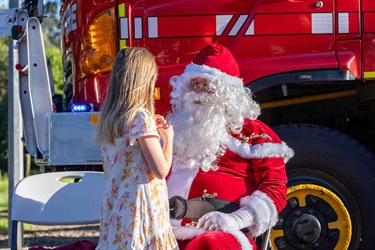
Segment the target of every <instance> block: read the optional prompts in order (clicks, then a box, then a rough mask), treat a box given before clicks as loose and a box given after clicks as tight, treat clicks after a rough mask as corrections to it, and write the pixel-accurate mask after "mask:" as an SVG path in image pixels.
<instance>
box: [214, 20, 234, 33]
mask: <svg viewBox="0 0 375 250" xmlns="http://www.w3.org/2000/svg"><path fill="white" fill-rule="evenodd" d="M232 17H233V15H217V16H216V35H217V36H221V35H222V34H223V32H224V30H225V28H226V27H227V26H228V24H229V22H230V20H231V19H232Z"/></svg>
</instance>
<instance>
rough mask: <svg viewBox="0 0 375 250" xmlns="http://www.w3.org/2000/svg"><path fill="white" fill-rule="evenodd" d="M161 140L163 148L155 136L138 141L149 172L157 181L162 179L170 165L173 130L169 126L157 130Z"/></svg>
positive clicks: (141, 138)
mask: <svg viewBox="0 0 375 250" xmlns="http://www.w3.org/2000/svg"><path fill="white" fill-rule="evenodd" d="M158 131H159V133H160V136H161V138H162V140H163V148H162V147H161V146H160V142H159V140H158V138H157V137H156V136H144V137H140V138H139V139H138V141H139V145H140V146H141V150H142V154H143V156H144V157H145V159H146V162H147V165H148V167H149V168H150V170H151V172H152V173H153V174H154V175H155V177H156V178H158V179H164V178H165V177H166V176H167V175H168V173H169V170H170V168H171V165H172V146H173V128H172V126H171V125H167V126H166V127H163V128H159V129H158Z"/></svg>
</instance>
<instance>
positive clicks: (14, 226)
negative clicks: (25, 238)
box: [10, 220, 18, 250]
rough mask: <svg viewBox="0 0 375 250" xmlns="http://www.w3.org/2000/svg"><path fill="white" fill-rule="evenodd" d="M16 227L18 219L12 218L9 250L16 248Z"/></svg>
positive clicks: (15, 249)
mask: <svg viewBox="0 0 375 250" xmlns="http://www.w3.org/2000/svg"><path fill="white" fill-rule="evenodd" d="M17 227H18V221H16V220H13V221H12V235H11V245H10V249H11V250H17Z"/></svg>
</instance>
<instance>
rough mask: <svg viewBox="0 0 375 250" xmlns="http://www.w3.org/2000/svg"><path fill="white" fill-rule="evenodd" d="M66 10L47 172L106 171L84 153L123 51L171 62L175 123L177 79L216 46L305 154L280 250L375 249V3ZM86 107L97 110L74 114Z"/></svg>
mask: <svg viewBox="0 0 375 250" xmlns="http://www.w3.org/2000/svg"><path fill="white" fill-rule="evenodd" d="M61 4H62V5H61V51H62V59H63V67H64V91H65V98H64V102H65V108H63V111H61V112H60V113H52V114H49V115H48V122H49V123H54V124H53V126H52V125H51V126H47V129H49V132H48V137H47V138H46V139H45V138H44V139H45V140H46V143H45V145H46V146H44V147H39V143H38V142H37V143H36V144H38V150H36V151H37V152H34V154H33V155H34V156H35V157H36V158H38V157H39V159H42V160H40V161H39V162H40V163H41V164H42V165H43V166H48V165H50V166H51V167H61V166H60V165H64V164H66V165H69V164H71V165H75V166H76V167H77V166H78V167H86V165H90V163H95V164H96V165H100V162H99V160H98V159H100V157H99V156H98V155H97V154H98V151H95V152H94V151H91V148H89V150H87V145H86V144H85V145H86V146H85V148H86V152H87V153H86V155H84V156H82V155H83V153H81V154H78V153H76V152H78V151H80V149H79V145H80V143H82V142H81V141H85V143H87V141H88V139H87V138H86V139H84V140H80V139H82V138H83V137H84V133H83V132H85V131H89V132H90V131H92V130H90V129H93V128H95V126H91V125H93V124H94V125H95V119H94V118H95V115H96V116H97V115H98V113H99V112H100V110H99V108H100V105H101V104H102V103H103V101H104V98H105V94H106V88H107V84H108V81H109V75H110V72H111V68H112V64H113V62H114V58H115V57H116V54H117V51H118V50H119V49H121V48H123V47H125V46H138V47H145V48H147V49H148V50H150V51H151V52H152V53H153V54H154V56H155V58H156V60H157V63H158V66H159V79H158V81H157V84H156V91H155V98H156V103H155V104H156V108H157V111H158V113H161V114H164V115H165V114H167V113H168V112H170V109H171V107H170V104H169V93H170V90H171V89H170V86H169V79H170V78H171V77H172V76H174V75H177V74H180V73H182V72H183V70H184V68H185V66H186V65H187V64H189V63H190V62H191V61H192V60H193V59H194V57H195V56H196V55H197V53H198V52H199V51H200V50H201V49H202V48H203V47H204V46H205V45H207V44H209V43H212V42H217V43H221V44H223V45H224V46H226V47H228V48H229V49H230V50H231V51H232V52H233V54H234V56H235V58H236V59H237V61H238V63H239V66H240V71H241V77H242V78H243V80H244V83H245V85H246V86H247V87H249V88H250V89H251V90H252V92H253V93H254V98H255V100H256V101H257V102H259V103H260V104H261V107H262V115H261V116H260V117H259V118H260V119H261V120H263V121H265V122H266V123H268V124H269V125H271V126H272V127H273V128H274V130H275V131H276V132H277V133H278V134H279V135H280V137H281V138H282V139H283V140H284V141H286V142H287V143H288V145H290V146H291V147H292V148H293V149H294V150H295V157H293V158H292V159H291V160H290V162H288V164H287V174H288V179H289V182H288V196H287V198H288V204H287V206H286V208H285V209H284V210H283V211H282V212H281V213H280V220H279V222H278V224H277V225H276V226H275V227H274V228H273V230H272V232H271V242H272V245H273V247H274V248H275V249H322V250H323V249H324V250H326V249H335V250H342V249H351V250H357V249H362V250H363V249H365V250H367V249H372V247H373V246H375V240H374V239H373V235H375V198H374V195H373V193H374V192H375V182H374V180H375V156H374V154H375V63H374V62H375V1H373V0H323V1H317V0H250V1H249V0H236V1H233V0H232V1H229V0H217V1H200V0H188V1H187V0H180V1H170V0H152V1H146V0H142V1H141V0H128V1H123V0H117V1H81V0H63V1H62V2H61ZM34 21H35V20H34ZM78 104H90V107H92V108H93V109H92V110H91V112H89V113H87V114H83V113H77V112H74V114H71V110H73V111H74V106H75V105H78ZM41 106H45V105H41ZM26 113H27V112H26ZM69 113H70V114H69ZM80 114H82V115H80ZM81 117H84V119H81ZM88 117H90V119H88ZM70 119H76V121H78V122H79V126H78V125H76V123H74V122H70V123H69V122H68V121H69V120H70ZM24 120H25V119H24ZM61 122H65V123H61ZM89 122H90V124H91V125H90V126H86V125H85V126H86V127H85V126H84V128H85V129H82V128H81V127H82V125H84V124H85V123H89ZM43 124H44V123H43ZM80 128H81V130H80ZM61 131H63V132H61ZM57 134H63V135H62V136H57ZM72 134H73V135H74V139H75V140H74V141H73V140H72V139H71V138H72ZM86 135H87V136H90V135H91V134H90V133H86ZM38 137H40V132H39V135H37V138H38ZM29 139H30V138H29ZM31 139H33V137H32V136H31ZM42 139H43V138H42ZM44 139H43V140H44ZM43 140H42V141H43ZM29 141H30V140H29ZM27 145H28V149H29V148H33V145H29V144H27ZM57 145H58V146H57ZM77 145H78V146H77ZM41 148H42V149H41ZM71 148H73V149H74V150H72V149H71ZM81 148H83V147H81ZM62 149H64V150H62ZM68 149H70V151H68ZM29 151H30V150H29ZM91 152H92V153H91ZM40 155H41V156H42V157H40ZM70 155H72V156H71V159H69V162H68V160H67V157H68V156H70ZM87 155H89V156H87ZM58 157H61V158H58ZM89 157H92V158H89ZM57 158H58V159H57ZM75 158H79V160H77V161H75ZM82 159H83V161H82ZM49 160H50V161H49ZM70 160H71V161H70ZM62 162H66V163H64V164H63V163H62ZM77 162H84V163H82V164H80V163H77ZM60 163H61V164H60ZM62 167H64V166H62Z"/></svg>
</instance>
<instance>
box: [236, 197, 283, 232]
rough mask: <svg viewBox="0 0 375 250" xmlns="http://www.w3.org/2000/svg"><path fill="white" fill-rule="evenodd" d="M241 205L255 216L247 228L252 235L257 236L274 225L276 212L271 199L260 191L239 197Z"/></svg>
mask: <svg viewBox="0 0 375 250" xmlns="http://www.w3.org/2000/svg"><path fill="white" fill-rule="evenodd" d="M241 206H247V207H248V208H250V209H251V211H252V212H253V213H254V216H255V225H254V226H251V227H249V228H248V230H249V231H250V233H251V235H252V236H255V237H257V236H259V235H261V234H263V233H264V232H265V231H267V229H269V228H271V227H273V226H274V225H276V223H277V220H278V218H277V217H278V212H277V210H276V206H275V204H274V203H273V201H272V200H271V199H270V198H269V197H268V196H267V195H266V194H265V193H263V192H262V191H259V190H256V191H255V192H254V193H253V194H252V195H250V196H245V197H243V198H242V199H241Z"/></svg>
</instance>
